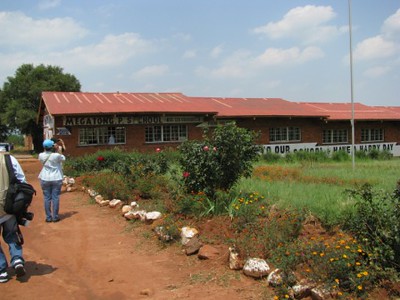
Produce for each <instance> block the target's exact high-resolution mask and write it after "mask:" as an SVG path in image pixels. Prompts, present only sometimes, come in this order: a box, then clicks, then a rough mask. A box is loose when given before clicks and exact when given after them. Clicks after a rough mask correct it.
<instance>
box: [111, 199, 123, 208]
mask: <svg viewBox="0 0 400 300" xmlns="http://www.w3.org/2000/svg"><path fill="white" fill-rule="evenodd" d="M121 205H122V201H121V200H119V199H112V200H111V201H110V204H109V206H110V207H111V208H114V207H117V206H121Z"/></svg>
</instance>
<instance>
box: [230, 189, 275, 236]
mask: <svg viewBox="0 0 400 300" xmlns="http://www.w3.org/2000/svg"><path fill="white" fill-rule="evenodd" d="M267 207H268V204H267V203H266V201H265V198H264V196H262V195H259V194H258V193H257V192H251V193H245V194H240V195H239V196H238V197H237V198H235V199H234V200H233V201H232V202H231V204H230V206H229V211H228V212H229V216H230V217H231V219H234V224H235V227H236V229H237V230H239V231H241V230H243V229H244V228H245V227H246V226H247V225H248V224H250V223H253V222H255V221H256V220H257V218H258V217H261V216H265V215H266V212H267V211H268V210H267Z"/></svg>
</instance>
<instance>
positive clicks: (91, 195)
mask: <svg viewBox="0 0 400 300" xmlns="http://www.w3.org/2000/svg"><path fill="white" fill-rule="evenodd" d="M88 193H89V195H90V197H96V196H97V195H98V193H97V192H96V191H95V190H91V189H88Z"/></svg>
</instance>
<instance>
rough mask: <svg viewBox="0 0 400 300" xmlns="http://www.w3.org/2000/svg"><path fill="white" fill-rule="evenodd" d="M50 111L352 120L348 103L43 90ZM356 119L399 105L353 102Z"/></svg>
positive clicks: (392, 114)
mask: <svg viewBox="0 0 400 300" xmlns="http://www.w3.org/2000/svg"><path fill="white" fill-rule="evenodd" d="M42 99H43V102H44V104H45V105H46V108H47V110H48V112H49V113H50V114H51V115H74V114H82V115H83V114H99V113H100V114H107V113H108V114H117V113H120V114H123V113H174V114H188V113H190V114H194V113H200V114H217V116H218V117H220V118H231V117H320V118H327V119H328V120H351V118H352V113H351V110H352V105H351V103H318V102H291V101H287V100H284V99H281V98H219V97H188V96H185V95H183V94H181V93H84V92H43V93H42ZM354 119H355V120H400V107H399V106H390V107H389V106H367V105H364V104H361V103H354Z"/></svg>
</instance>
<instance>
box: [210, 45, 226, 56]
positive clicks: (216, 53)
mask: <svg viewBox="0 0 400 300" xmlns="http://www.w3.org/2000/svg"><path fill="white" fill-rule="evenodd" d="M222 51H223V48H222V45H218V46H216V47H214V48H213V49H212V50H211V53H210V56H211V57H212V58H217V57H219V56H220V55H221V53H222Z"/></svg>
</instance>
